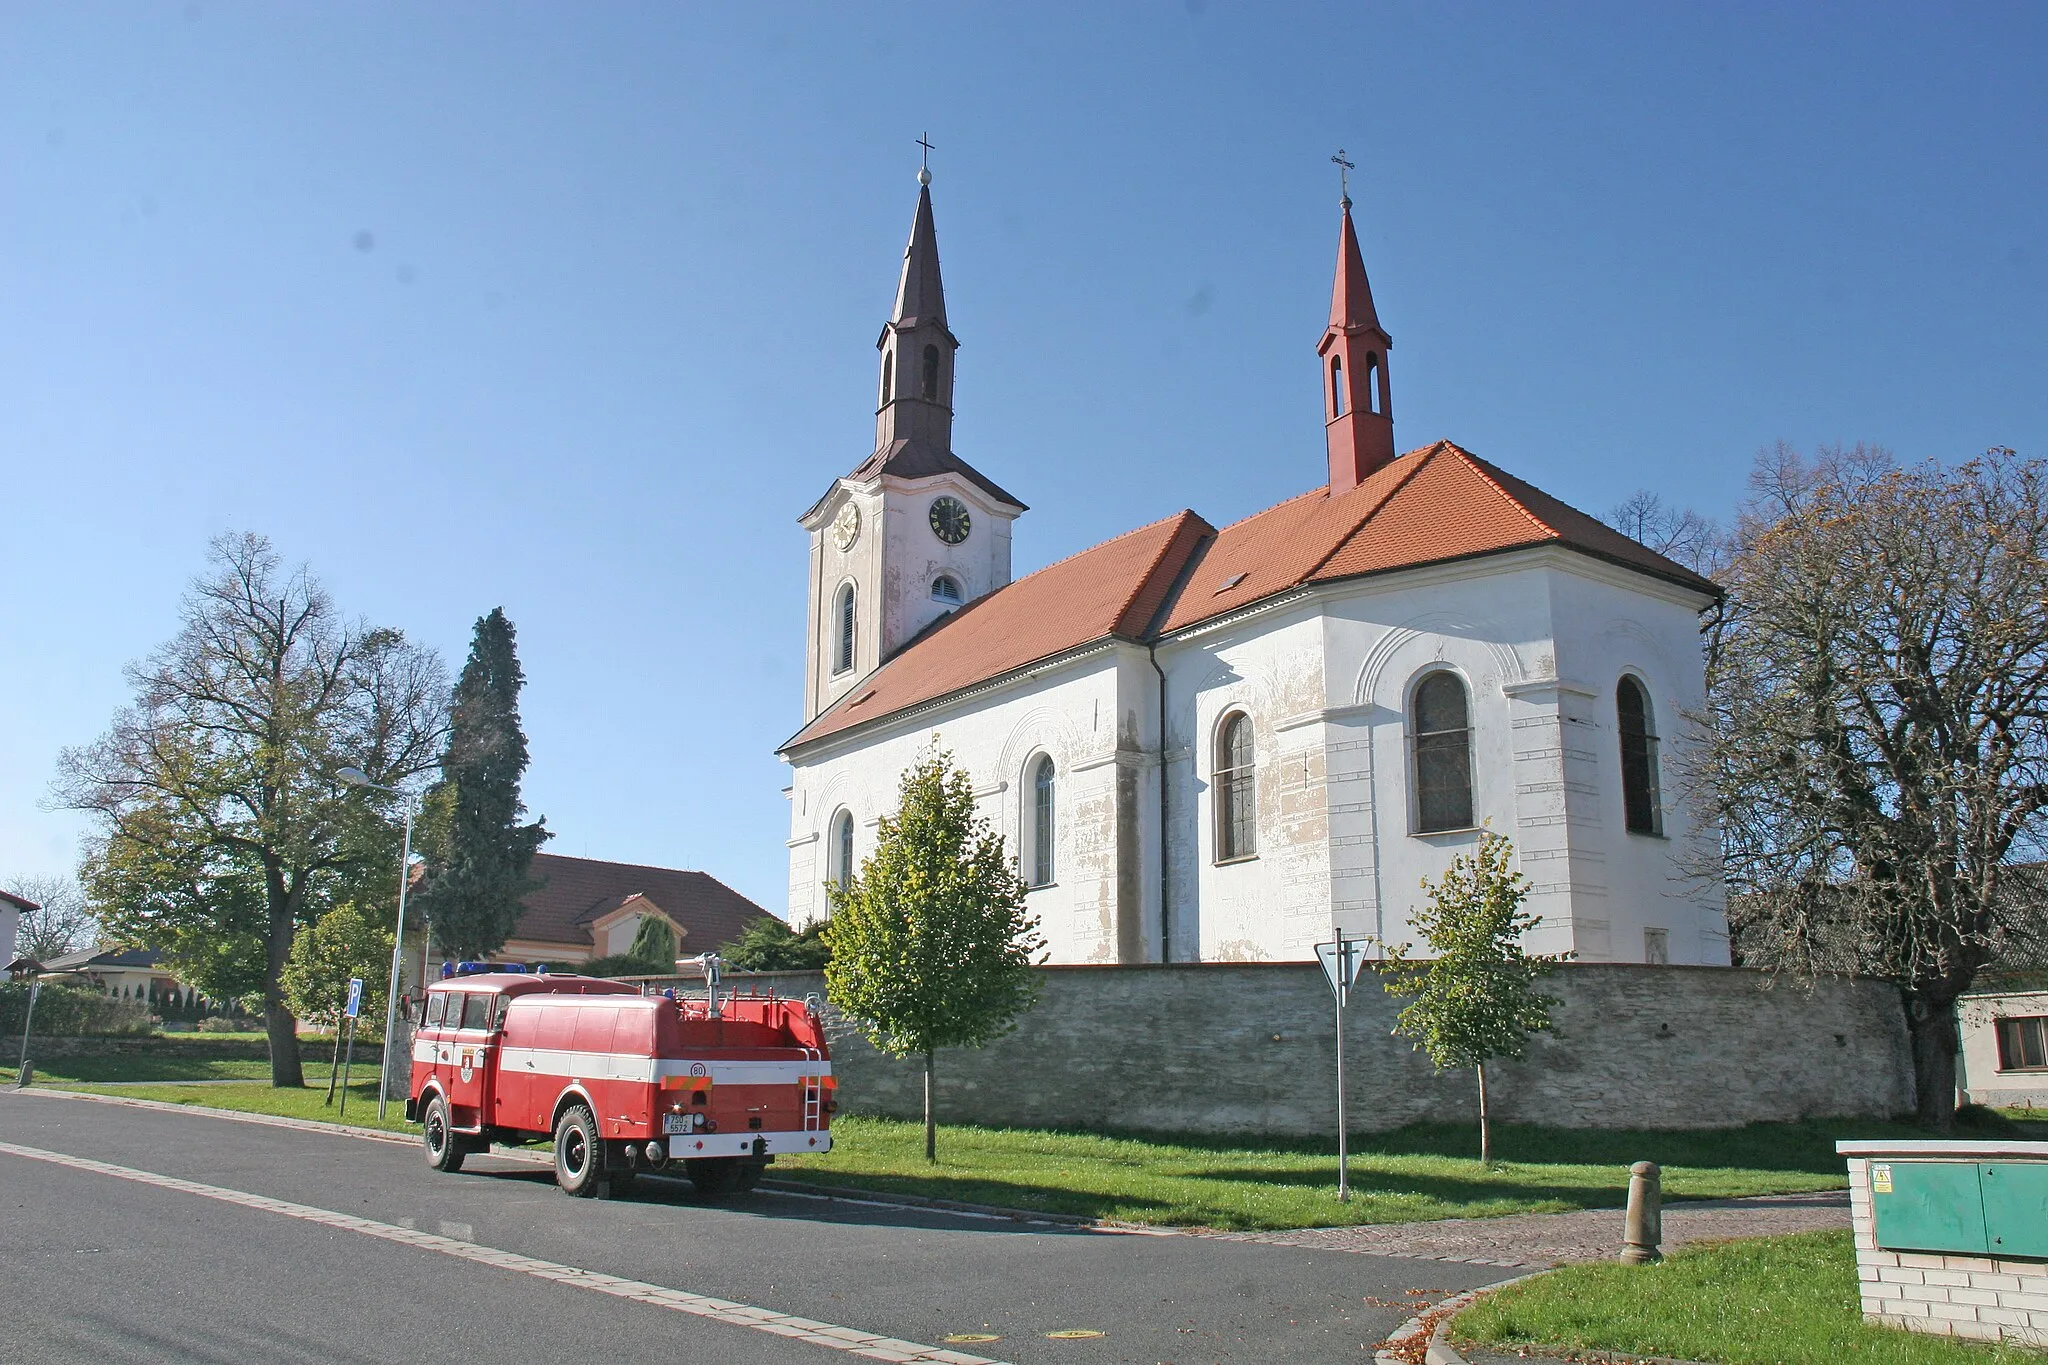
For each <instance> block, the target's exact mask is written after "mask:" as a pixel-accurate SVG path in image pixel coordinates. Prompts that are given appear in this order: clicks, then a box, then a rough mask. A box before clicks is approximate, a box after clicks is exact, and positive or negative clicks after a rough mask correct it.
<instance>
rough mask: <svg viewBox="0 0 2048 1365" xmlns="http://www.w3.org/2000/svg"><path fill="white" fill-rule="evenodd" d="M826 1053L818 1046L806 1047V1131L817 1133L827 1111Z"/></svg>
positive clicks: (804, 1128) (804, 1129)
mask: <svg viewBox="0 0 2048 1365" xmlns="http://www.w3.org/2000/svg"><path fill="white" fill-rule="evenodd" d="M824 1064H825V1054H824V1052H823V1051H821V1050H820V1049H818V1048H814V1047H807V1048H805V1049H804V1065H805V1067H806V1070H805V1072H804V1127H803V1131H804V1132H806V1133H815V1132H817V1131H818V1130H819V1127H820V1126H821V1120H822V1119H823V1118H824V1113H825V1076H824V1072H823V1070H822V1068H823V1067H824Z"/></svg>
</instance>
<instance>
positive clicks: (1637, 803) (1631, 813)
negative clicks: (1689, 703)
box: [1614, 674, 1664, 834]
mask: <svg viewBox="0 0 2048 1365" xmlns="http://www.w3.org/2000/svg"><path fill="white" fill-rule="evenodd" d="M1614 715H1615V720H1616V722H1617V724H1616V728H1617V729H1618V730H1620V731H1621V807H1622V820H1623V823H1624V824H1625V825H1627V827H1628V830H1629V832H1630V833H1631V834H1662V833H1663V832H1664V819H1663V812H1662V811H1661V810H1659V809H1658V806H1659V804H1660V803H1659V802H1658V800H1657V727H1656V724H1655V720H1656V718H1655V716H1654V715H1653V713H1652V712H1651V710H1650V694H1649V693H1648V692H1647V691H1645V690H1644V688H1643V685H1642V684H1641V683H1639V682H1637V681H1636V680H1635V679H1634V678H1631V677H1628V676H1627V675H1626V674H1624V675H1623V677H1622V679H1621V681H1620V682H1619V683H1617V684H1616V685H1615V688H1614Z"/></svg>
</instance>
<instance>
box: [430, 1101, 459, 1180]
mask: <svg viewBox="0 0 2048 1365" xmlns="http://www.w3.org/2000/svg"><path fill="white" fill-rule="evenodd" d="M420 1141H421V1142H422V1143H423V1144H425V1146H426V1149H427V1164H428V1165H429V1166H432V1167H433V1168H434V1169H435V1170H437V1171H459V1170H461V1169H462V1159H463V1158H464V1157H466V1156H468V1155H469V1147H468V1145H467V1144H466V1143H464V1142H463V1140H462V1137H461V1135H460V1134H457V1133H455V1132H453V1131H452V1130H451V1129H450V1127H449V1124H448V1101H446V1100H444V1099H442V1098H441V1097H440V1096H439V1095H436V1096H434V1097H433V1098H432V1099H430V1100H428V1101H427V1111H426V1113H425V1114H423V1115H421V1116H420Z"/></svg>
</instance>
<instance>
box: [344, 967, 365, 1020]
mask: <svg viewBox="0 0 2048 1365" xmlns="http://www.w3.org/2000/svg"><path fill="white" fill-rule="evenodd" d="M362 1012H363V979H362V978H361V977H360V976H352V977H350V978H349V979H348V1009H347V1010H345V1011H344V1013H346V1014H347V1015H348V1017H349V1018H351V1019H353V1018H355V1017H356V1016H357V1015H359V1014H361V1013H362Z"/></svg>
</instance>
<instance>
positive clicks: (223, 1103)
mask: <svg viewBox="0 0 2048 1365" xmlns="http://www.w3.org/2000/svg"><path fill="white" fill-rule="evenodd" d="M323 1065H324V1064H323ZM311 1072H312V1068H311V1067H310V1066H309V1067H308V1068H307V1085H306V1088H305V1089H303V1090H274V1089H272V1088H271V1087H270V1086H269V1085H267V1084H263V1083H251V1084H249V1085H178V1084H175V1083H172V1084H166V1085H122V1086H109V1085H67V1086H65V1087H64V1088H65V1089H66V1090H83V1091H85V1092H87V1093H88V1094H102V1095H119V1096H121V1097H122V1098H123V1099H133V1100H161V1101H163V1102H164V1103H166V1104H196V1105H202V1106H204V1107H206V1108H209V1109H233V1110H235V1111H237V1112H239V1113H244V1114H278V1115H282V1116H283V1117H285V1118H293V1119H311V1120H313V1121H315V1122H318V1123H346V1124H348V1125H350V1126H351V1127H361V1128H383V1129H387V1130H389V1131H391V1132H398V1133H408V1132H409V1133H416V1132H418V1131H419V1129H418V1127H417V1126H416V1125H414V1124H410V1123H407V1122H406V1121H405V1096H403V1095H395V1096H393V1097H392V1099H391V1102H390V1104H389V1106H387V1108H386V1110H385V1116H384V1121H383V1122H382V1123H379V1122H378V1121H377V1070H376V1068H375V1067H374V1066H372V1067H370V1068H369V1069H368V1076H369V1078H368V1079H367V1080H360V1079H359V1080H356V1081H354V1082H352V1083H351V1084H350V1085H349V1087H348V1092H349V1094H348V1114H347V1115H346V1116H345V1117H344V1116H343V1114H342V1112H341V1095H340V1092H339V1090H338V1089H337V1091H336V1094H335V1096H334V1103H333V1105H331V1106H330V1105H328V1104H327V1103H326V1100H327V1078H326V1074H325V1072H324V1071H323V1073H322V1075H321V1078H320V1083H319V1084H318V1085H315V1084H312V1077H311ZM363 1074H364V1072H363V1069H361V1068H358V1069H357V1072H356V1075H357V1076H358V1077H360V1076H362V1075H363Z"/></svg>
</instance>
